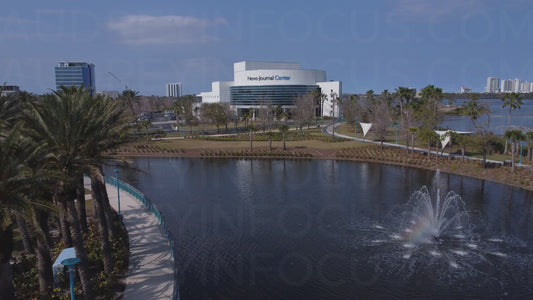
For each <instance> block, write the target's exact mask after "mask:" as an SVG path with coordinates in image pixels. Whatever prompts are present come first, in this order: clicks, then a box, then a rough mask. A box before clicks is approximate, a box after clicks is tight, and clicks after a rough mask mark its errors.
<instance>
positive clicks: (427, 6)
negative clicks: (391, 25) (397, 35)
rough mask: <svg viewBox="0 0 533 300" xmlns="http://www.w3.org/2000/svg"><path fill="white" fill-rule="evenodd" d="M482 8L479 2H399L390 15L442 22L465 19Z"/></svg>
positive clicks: (438, 0)
mask: <svg viewBox="0 0 533 300" xmlns="http://www.w3.org/2000/svg"><path fill="white" fill-rule="evenodd" d="M482 8H483V3H481V1H480V0H446V1H442V0H399V1H397V5H396V7H394V8H393V10H392V12H391V15H392V16H393V17H396V18H399V19H403V20H410V21H442V20H446V19H447V18H449V17H452V16H453V17H465V16H468V15H470V14H471V13H474V12H476V11H479V10H481V9H482Z"/></svg>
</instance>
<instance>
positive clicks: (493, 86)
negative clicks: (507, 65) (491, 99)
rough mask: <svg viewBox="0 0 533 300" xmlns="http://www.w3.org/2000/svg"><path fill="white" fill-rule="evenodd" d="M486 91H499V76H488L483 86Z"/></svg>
mask: <svg viewBox="0 0 533 300" xmlns="http://www.w3.org/2000/svg"><path fill="white" fill-rule="evenodd" d="M485 92H487V93H499V92H500V78H498V77H488V78H487V86H486V87H485Z"/></svg>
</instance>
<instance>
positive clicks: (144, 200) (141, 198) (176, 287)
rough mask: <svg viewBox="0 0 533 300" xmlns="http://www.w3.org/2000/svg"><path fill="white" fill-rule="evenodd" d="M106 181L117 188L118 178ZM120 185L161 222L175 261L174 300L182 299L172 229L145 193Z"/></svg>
mask: <svg viewBox="0 0 533 300" xmlns="http://www.w3.org/2000/svg"><path fill="white" fill-rule="evenodd" d="M104 180H105V183H107V184H110V185H112V186H114V187H116V186H117V178H114V177H109V176H104ZM118 184H119V189H121V190H123V191H125V192H127V193H128V194H130V195H132V196H133V197H134V198H135V199H137V200H139V202H141V203H142V204H143V205H144V207H146V208H147V209H149V210H150V212H151V213H152V215H154V217H156V219H157V221H158V222H159V225H160V226H161V227H162V228H163V231H164V232H165V235H166V237H167V241H168V246H169V248H170V255H171V256H172V260H173V261H174V291H173V292H172V299H177V300H179V299H180V295H179V284H178V282H177V279H178V268H177V264H176V260H175V258H174V242H173V241H172V238H171V234H170V229H169V228H168V226H167V223H166V222H165V220H164V219H163V217H162V216H161V213H160V212H159V210H158V209H157V208H156V206H155V205H154V204H153V203H152V202H151V201H150V200H149V199H148V198H146V196H145V195H144V194H143V193H141V191H139V190H137V189H136V188H134V187H133V186H131V185H129V184H127V183H125V182H123V181H120V180H118Z"/></svg>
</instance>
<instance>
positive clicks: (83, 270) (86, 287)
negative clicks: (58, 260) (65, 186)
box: [66, 195, 95, 299]
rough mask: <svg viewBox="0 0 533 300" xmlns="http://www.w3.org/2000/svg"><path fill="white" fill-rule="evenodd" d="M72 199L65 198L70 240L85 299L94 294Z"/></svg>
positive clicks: (92, 297) (92, 296) (93, 296)
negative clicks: (70, 232) (76, 260)
mask: <svg viewBox="0 0 533 300" xmlns="http://www.w3.org/2000/svg"><path fill="white" fill-rule="evenodd" d="M73 198H74V195H73V197H72V199H70V200H67V201H66V202H67V208H68V212H69V222H70V225H71V231H72V242H73V244H74V251H75V252H76V257H77V258H79V259H80V263H79V264H78V265H77V268H78V274H79V275H80V282H81V286H82V287H83V291H84V294H85V299H94V298H95V294H94V290H93V286H92V282H91V277H92V276H91V274H89V259H88V257H87V251H86V250H85V246H84V245H83V237H82V233H81V227H80V221H79V219H78V211H77V210H76V205H75V204H74V201H73Z"/></svg>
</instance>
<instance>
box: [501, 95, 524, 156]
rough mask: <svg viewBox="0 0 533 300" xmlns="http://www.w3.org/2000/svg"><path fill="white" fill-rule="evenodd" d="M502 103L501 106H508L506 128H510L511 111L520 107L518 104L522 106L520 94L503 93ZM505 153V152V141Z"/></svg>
mask: <svg viewBox="0 0 533 300" xmlns="http://www.w3.org/2000/svg"><path fill="white" fill-rule="evenodd" d="M501 100H502V101H503V104H502V107H507V106H509V115H508V116H507V130H510V129H511V113H512V112H513V110H515V109H517V108H518V109H520V106H522V95H520V94H519V93H515V92H513V93H505V94H503V96H502V99H501ZM504 152H505V153H507V141H505V150H504Z"/></svg>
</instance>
